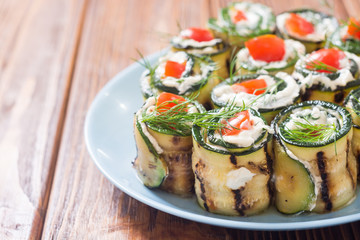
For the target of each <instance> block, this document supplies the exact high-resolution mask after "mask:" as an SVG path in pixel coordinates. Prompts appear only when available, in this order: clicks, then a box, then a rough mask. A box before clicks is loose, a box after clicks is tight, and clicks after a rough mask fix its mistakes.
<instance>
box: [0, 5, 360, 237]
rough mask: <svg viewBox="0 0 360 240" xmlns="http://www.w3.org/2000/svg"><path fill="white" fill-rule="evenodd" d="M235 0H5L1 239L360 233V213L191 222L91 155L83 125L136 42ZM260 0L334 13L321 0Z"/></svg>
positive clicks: (0, 77) (152, 44)
mask: <svg viewBox="0 0 360 240" xmlns="http://www.w3.org/2000/svg"><path fill="white" fill-rule="evenodd" d="M227 2H228V1H216V0H214V1H213V0H197V1H194V0H166V1H165V0H162V1H161V0H136V1H135V0H117V1H116V0H76V1H74V0H0V19H1V20H0V153H1V155H0V156H1V157H0V239H40V238H43V239H147V238H152V239H263V238H264V239H278V238H280V239H287V238H289V239H295V238H296V239H323V238H326V239H352V238H356V239H359V238H360V222H354V223H350V224H344V225H341V226H335V227H327V228H322V229H315V230H306V231H305V230H303V231H287V232H286V231H284V232H269V231H246V230H235V229H229V228H222V227H215V226H210V225H206V224H200V223H196V222H192V221H188V220H184V219H181V218H178V217H175V216H172V215H169V214H166V213H163V212H161V211H158V210H156V209H153V208H151V207H148V206H146V205H144V204H142V203H141V202H138V201H137V200H135V199H133V198H131V197H129V196H128V195H126V194H125V193H123V192H122V191H120V190H119V189H117V188H116V187H115V186H114V185H112V184H111V183H110V182H109V181H108V180H107V179H106V178H105V177H104V176H103V175H102V174H101V173H100V171H99V170H98V169H97V168H96V167H95V165H94V164H93V162H92V160H91V159H90V156H89V154H88V152H87V150H86V147H85V142H84V132H83V129H84V120H85V115H86V112H87V110H88V108H89V106H90V104H91V102H92V101H93V99H94V97H95V95H96V94H97V92H98V91H99V90H100V89H101V88H102V87H103V86H104V84H106V83H107V82H108V81H109V79H111V78H112V77H113V76H114V75H115V74H116V73H117V72H119V71H121V70H122V69H124V68H125V67H127V66H128V65H129V64H131V63H132V62H133V60H132V59H131V58H137V57H138V55H137V52H136V49H139V51H140V52H142V53H143V54H144V55H148V54H150V53H153V52H156V51H158V50H160V49H162V48H164V47H166V46H167V45H168V36H169V34H170V35H171V34H175V33H177V31H178V28H177V22H179V23H180V24H181V25H182V26H183V27H190V26H205V24H206V22H207V19H208V18H209V17H210V16H216V15H217V10H218V9H219V7H222V6H225V5H226V4H227ZM261 2H264V3H266V4H267V5H270V6H272V7H273V8H274V11H275V12H276V13H279V12H281V11H284V10H287V9H289V8H290V7H291V8H297V7H303V6H308V7H313V8H316V9H322V10H324V11H328V12H329V10H328V9H325V8H324V6H323V5H322V4H321V2H322V1H320V0H319V1H316V0H296V1H292V2H291V3H290V1H288V0H267V1H261ZM329 3H330V5H331V6H333V9H334V14H335V16H336V17H338V18H339V19H346V18H347V17H348V16H356V17H359V13H360V2H359V0H344V1H341V0H334V1H331V0H330V1H329ZM134 81H138V80H137V79H134ZM130 137H132V136H129V138H130Z"/></svg>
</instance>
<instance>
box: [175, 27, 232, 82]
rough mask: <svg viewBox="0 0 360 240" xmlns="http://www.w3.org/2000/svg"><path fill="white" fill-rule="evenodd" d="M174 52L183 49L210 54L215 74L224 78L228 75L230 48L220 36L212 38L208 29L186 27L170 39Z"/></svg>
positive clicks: (189, 51)
mask: <svg viewBox="0 0 360 240" xmlns="http://www.w3.org/2000/svg"><path fill="white" fill-rule="evenodd" d="M171 45H172V50H173V51H174V52H177V51H184V52H187V53H190V54H196V55H200V56H210V58H211V60H213V61H214V62H215V64H216V68H217V74H218V75H219V77H220V78H222V79H225V78H227V77H228V75H229V70H228V62H229V59H230V48H229V45H228V44H227V43H225V42H224V41H223V40H222V39H221V38H214V36H213V34H212V33H211V32H210V31H209V30H208V29H203V28H194V27H193V28H188V29H185V30H182V31H181V32H180V34H179V35H178V36H175V37H173V38H172V39H171Z"/></svg>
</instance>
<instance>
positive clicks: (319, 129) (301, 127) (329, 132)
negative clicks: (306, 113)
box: [281, 118, 338, 143]
mask: <svg viewBox="0 0 360 240" xmlns="http://www.w3.org/2000/svg"><path fill="white" fill-rule="evenodd" d="M304 120H305V122H300V121H295V122H294V124H295V126H296V127H297V128H295V129H289V128H288V127H287V126H286V125H285V126H282V131H281V132H282V134H283V136H284V137H285V138H286V139H288V140H291V141H294V142H310V143H317V142H321V141H327V140H329V139H331V138H332V137H335V135H336V133H337V132H338V130H337V128H336V125H335V123H333V124H315V123H312V122H310V121H309V120H307V119H305V118H304Z"/></svg>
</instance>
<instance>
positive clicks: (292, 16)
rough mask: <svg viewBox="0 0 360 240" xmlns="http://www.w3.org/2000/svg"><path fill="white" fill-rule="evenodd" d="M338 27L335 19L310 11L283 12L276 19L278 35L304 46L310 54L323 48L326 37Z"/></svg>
mask: <svg viewBox="0 0 360 240" xmlns="http://www.w3.org/2000/svg"><path fill="white" fill-rule="evenodd" d="M337 26H338V22H337V20H336V18H334V17H333V16H330V15H327V14H324V13H322V12H318V11H315V10H311V9H298V10H294V11H289V12H284V13H281V14H279V15H278V16H277V17H276V27H277V30H278V32H279V34H280V35H281V36H282V37H283V38H286V39H289V38H291V39H294V40H297V41H300V42H301V43H302V44H304V46H305V48H306V52H307V53H310V52H313V51H315V50H318V49H320V48H323V47H324V46H325V40H326V37H328V36H330V35H331V34H332V33H333V32H334V31H335V29H336V27H337Z"/></svg>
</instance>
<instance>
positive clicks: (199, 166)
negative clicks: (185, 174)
mask: <svg viewBox="0 0 360 240" xmlns="http://www.w3.org/2000/svg"><path fill="white" fill-rule="evenodd" d="M203 168H205V164H203V163H202V161H201V159H200V160H199V162H198V163H196V165H195V171H194V173H195V176H196V179H197V180H199V184H200V190H201V194H200V198H201V199H202V200H203V206H204V208H205V210H206V211H208V212H209V206H208V205H207V203H206V196H205V185H204V178H203V177H201V175H200V174H199V172H201V171H202V169H203Z"/></svg>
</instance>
